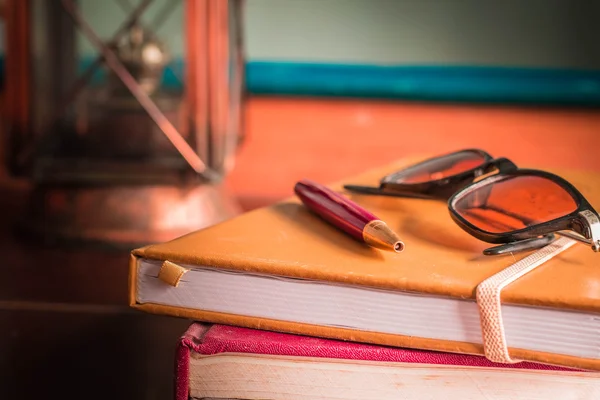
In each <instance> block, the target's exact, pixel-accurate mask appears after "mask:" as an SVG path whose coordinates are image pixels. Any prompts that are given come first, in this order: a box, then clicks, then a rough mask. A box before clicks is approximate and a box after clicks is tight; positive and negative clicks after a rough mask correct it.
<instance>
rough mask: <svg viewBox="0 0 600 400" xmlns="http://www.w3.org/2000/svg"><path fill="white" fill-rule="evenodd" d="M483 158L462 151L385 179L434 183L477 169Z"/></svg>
mask: <svg viewBox="0 0 600 400" xmlns="http://www.w3.org/2000/svg"><path fill="white" fill-rule="evenodd" d="M484 162H485V158H484V157H483V156H482V155H481V154H479V153H477V152H474V151H462V152H459V153H454V154H449V155H448V156H445V157H438V158H434V159H432V160H429V161H425V162H423V163H421V164H419V165H415V166H414V167H411V168H408V169H406V170H404V171H400V172H398V173H397V174H394V175H390V176H389V177H387V178H386V181H388V182H395V183H423V182H429V181H436V180H438V179H443V178H446V177H449V176H453V175H457V174H460V173H461V172H465V171H469V170H471V169H474V168H477V167H479V166H480V165H482V164H483V163H484Z"/></svg>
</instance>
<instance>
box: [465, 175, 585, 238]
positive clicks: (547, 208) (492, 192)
mask: <svg viewBox="0 0 600 400" xmlns="http://www.w3.org/2000/svg"><path fill="white" fill-rule="evenodd" d="M453 205H454V210H455V211H456V212H457V213H458V214H459V215H460V216H462V217H463V218H464V219H466V220H467V221H468V222H470V223H471V224H473V225H475V226H476V227H478V228H479V229H482V230H484V231H486V232H490V233H507V232H511V231H515V230H518V229H524V228H527V227H530V226H532V225H536V224H540V223H543V222H548V221H551V220H553V219H556V218H560V217H563V216H565V215H567V214H570V213H572V212H573V211H575V210H577V207H578V205H577V203H576V201H575V199H573V197H572V196H571V195H570V194H569V192H567V191H566V190H565V189H563V188H562V187H561V186H560V185H558V184H557V183H555V182H553V181H552V180H550V179H547V178H543V177H540V176H507V177H506V178H505V179H502V180H499V181H494V182H492V183H491V184H489V185H485V186H481V187H480V188H478V189H476V190H473V191H471V192H468V193H467V194H466V195H465V196H462V197H461V198H459V199H457V201H455V202H454V204H453Z"/></svg>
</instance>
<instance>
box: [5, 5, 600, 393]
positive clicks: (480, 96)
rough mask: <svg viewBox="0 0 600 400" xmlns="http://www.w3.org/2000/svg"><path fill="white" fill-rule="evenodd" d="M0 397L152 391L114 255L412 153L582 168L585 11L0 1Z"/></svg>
mask: <svg viewBox="0 0 600 400" xmlns="http://www.w3.org/2000/svg"><path fill="white" fill-rule="evenodd" d="M0 4H2V7H1V9H2V20H1V21H2V22H1V24H0V35H1V38H2V40H1V42H0V45H1V53H2V57H1V63H0V72H1V75H0V79H1V82H2V85H1V91H0V99H1V102H0V116H1V118H2V124H1V125H0V129H1V131H2V136H1V138H2V140H1V142H0V159H1V160H2V164H0V202H1V204H0V212H1V213H2V217H1V218H0V221H1V223H0V252H1V254H2V255H3V262H2V267H1V268H2V272H3V276H2V279H0V355H1V357H0V398H2V399H25V398H34V397H39V396H54V395H58V396H61V397H62V398H76V397H77V398H80V397H85V398H89V399H105V398H108V397H110V398H113V399H115V398H123V399H125V398H127V399H166V398H170V397H171V395H172V378H173V376H172V374H173V362H174V358H173V354H174V348H175V344H176V339H177V338H178V337H179V335H181V334H182V333H183V331H184V330H185V328H186V327H187V326H188V324H189V321H185V320H179V319H173V318H167V317H159V316H151V315H144V314H141V313H138V312H134V311H133V310H131V309H130V308H129V307H128V288H127V277H128V256H129V251H130V250H132V249H133V248H135V247H138V246H142V245H145V244H148V243H153V242H156V241H163V240H169V239H170V238H174V237H176V236H178V235H180V234H184V233H186V232H189V231H190V230H193V229H200V228H202V227H205V226H208V225H211V224H214V223H218V222H220V221H222V220H224V219H227V218H231V217H234V216H236V215H239V214H240V213H242V212H244V211H248V210H251V209H254V208H256V207H261V206H265V205H268V204H271V203H273V202H276V201H278V200H281V199H284V198H286V197H288V196H291V195H292V194H293V191H292V188H293V185H294V183H295V182H296V181H297V180H299V179H301V178H312V179H315V180H317V181H321V182H324V183H327V182H331V181H335V180H339V179H343V178H345V177H347V176H349V175H352V174H355V173H359V172H362V171H364V170H365V169H368V168H372V167H377V166H381V165H383V164H386V163H388V162H392V161H394V160H396V159H399V158H402V157H405V156H413V155H436V154H440V153H444V152H450V151H453V150H457V149H462V148H466V147H479V148H482V149H484V150H487V151H488V152H490V153H491V154H492V155H495V156H499V157H500V156H504V157H509V158H511V159H513V161H515V162H516V163H517V164H518V165H519V166H523V167H536V168H548V169H553V170H555V171H558V170H568V169H578V170H591V171H600V158H599V157H598V156H597V155H596V147H597V146H596V145H595V144H596V137H597V135H598V131H599V129H600V114H599V112H598V106H599V105H600V48H599V46H598V43H597V39H596V38H597V37H598V34H599V33H600V32H599V29H600V28H599V27H598V24H597V16H598V15H600V3H599V2H597V1H593V0H589V1H586V0H579V1H568V0H530V1H527V2H523V1H518V0H507V1H503V2H493V1H488V0H478V1H476V0H446V1H442V0H421V1H410V0H301V1H299V0H245V1H241V0H79V1H74V0H3V1H2V2H0Z"/></svg>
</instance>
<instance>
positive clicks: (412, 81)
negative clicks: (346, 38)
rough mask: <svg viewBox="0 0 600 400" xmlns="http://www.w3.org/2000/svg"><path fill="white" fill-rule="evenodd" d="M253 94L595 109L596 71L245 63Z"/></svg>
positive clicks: (599, 82) (599, 96)
mask: <svg viewBox="0 0 600 400" xmlns="http://www.w3.org/2000/svg"><path fill="white" fill-rule="evenodd" d="M247 80H248V82H247V86H248V89H249V91H250V92H251V93H253V94H274V95H306V96H335V97H358V98H380V99H400V100H420V101H449V102H475V103H490V102H491V103H525V104H559V105H587V106H597V105H600V71H585V70H564V69H542V68H509V67H473V66H377V65H343V64H339V65H336V64H301V63H284V62H250V63H248V65H247Z"/></svg>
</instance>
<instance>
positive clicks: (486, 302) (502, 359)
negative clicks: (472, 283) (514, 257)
mask: <svg viewBox="0 0 600 400" xmlns="http://www.w3.org/2000/svg"><path fill="white" fill-rule="evenodd" d="M575 243H576V242H575V241H574V240H572V239H569V238H566V237H561V238H559V239H558V240H556V241H554V242H553V243H550V244H549V245H547V246H546V247H544V248H542V249H540V250H538V251H536V252H535V253H533V254H531V255H529V256H527V257H525V258H523V259H522V260H520V261H518V262H516V263H515V264H513V265H511V266H510V267H508V268H506V269H503V270H502V271H500V272H498V273H497V274H495V275H492V276H491V277H489V278H487V279H486V280H485V281H483V282H481V283H480V284H479V285H477V292H476V298H477V305H478V307H479V314H480V318H481V333H482V336H483V349H484V353H485V357H486V358H487V359H488V360H490V361H493V362H497V363H504V364H514V363H518V362H520V361H521V360H516V359H513V358H511V356H510V354H509V352H508V347H507V346H506V337H505V335H504V324H503V322H502V311H501V299H500V295H501V293H502V289H504V288H505V287H506V286H508V285H509V284H511V283H512V282H514V281H516V280H517V279H519V278H520V277H522V276H523V275H525V274H527V273H529V272H531V271H533V270H534V269H535V268H537V267H539V266H540V265H542V264H543V263H545V262H546V261H548V260H550V259H551V258H553V257H554V256H556V255H558V254H560V253H562V252H563V251H565V250H567V249H568V248H569V247H571V246H573V245H574V244H575Z"/></svg>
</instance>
